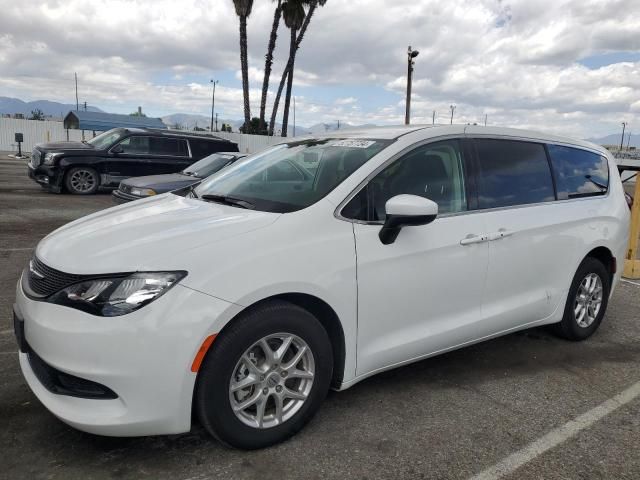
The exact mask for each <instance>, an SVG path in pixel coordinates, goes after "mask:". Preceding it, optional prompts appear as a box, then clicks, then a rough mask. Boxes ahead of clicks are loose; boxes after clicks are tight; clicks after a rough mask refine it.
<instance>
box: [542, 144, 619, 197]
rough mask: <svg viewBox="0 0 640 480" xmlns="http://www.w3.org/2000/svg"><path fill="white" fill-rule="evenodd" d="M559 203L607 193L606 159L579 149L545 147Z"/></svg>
mask: <svg viewBox="0 0 640 480" xmlns="http://www.w3.org/2000/svg"><path fill="white" fill-rule="evenodd" d="M548 149H549V156H550V157H551V164H552V165H553V171H554V174H555V177H556V186H557V189H558V200H566V199H568V198H580V197H590V196H594V195H604V194H605V193H607V190H608V189H609V165H608V162H607V159H606V158H605V157H603V156H602V155H599V154H597V153H594V152H588V151H586V150H581V149H579V148H572V147H564V146H560V145H548Z"/></svg>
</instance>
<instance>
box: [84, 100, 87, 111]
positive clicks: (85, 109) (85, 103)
mask: <svg viewBox="0 0 640 480" xmlns="http://www.w3.org/2000/svg"><path fill="white" fill-rule="evenodd" d="M84 111H85V112H86V111H87V102H84Z"/></svg>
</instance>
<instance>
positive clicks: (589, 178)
mask: <svg viewBox="0 0 640 480" xmlns="http://www.w3.org/2000/svg"><path fill="white" fill-rule="evenodd" d="M584 178H586V179H587V180H589V181H590V182H591V183H593V184H594V185H595V186H596V187H598V188H600V190H602V191H603V192H606V191H607V186H606V185H603V184H602V183H600V182H596V181H595V180H594V179H593V178H591V175H585V176H584Z"/></svg>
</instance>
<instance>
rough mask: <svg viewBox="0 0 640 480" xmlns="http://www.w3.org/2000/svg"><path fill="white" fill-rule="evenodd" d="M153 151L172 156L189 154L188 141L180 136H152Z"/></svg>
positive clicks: (157, 153)
mask: <svg viewBox="0 0 640 480" xmlns="http://www.w3.org/2000/svg"><path fill="white" fill-rule="evenodd" d="M151 153H152V154H154V155H165V156H170V157H186V156H188V151H187V141H186V140H183V139H180V138H167V137H152V138H151Z"/></svg>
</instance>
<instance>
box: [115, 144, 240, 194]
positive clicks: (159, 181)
mask: <svg viewBox="0 0 640 480" xmlns="http://www.w3.org/2000/svg"><path fill="white" fill-rule="evenodd" d="M246 156H247V155H246V154H245V153H238V152H219V153H212V154H211V155H209V156H208V157H204V158H203V159H202V160H198V161H197V162H196V163H194V164H193V165H191V166H189V167H187V168H185V169H184V170H182V171H181V172H179V173H166V174H164V175H148V176H145V177H132V178H129V179H127V180H123V181H121V182H120V185H119V186H118V189H117V190H114V191H113V192H111V198H112V199H113V201H114V203H125V202H130V201H131V200H138V199H140V198H145V197H150V196H152V195H158V194H159V193H167V192H170V191H172V190H178V189H180V188H185V187H188V186H190V185H195V184H198V183H200V182H201V181H202V179H203V178H206V177H208V176H209V175H213V174H214V173H216V172H218V171H220V170H222V169H223V168H225V167H227V166H229V165H231V164H232V163H233V162H235V161H236V160H238V159H240V158H243V157H246Z"/></svg>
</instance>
